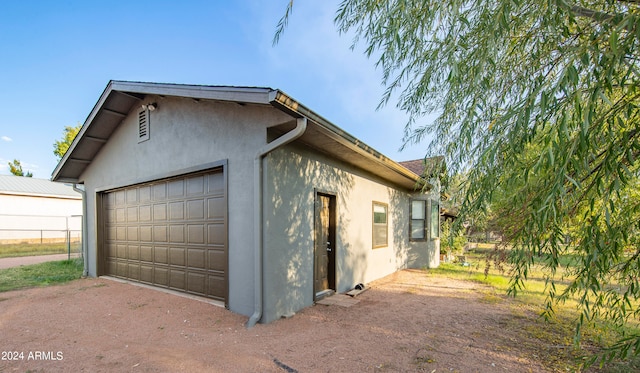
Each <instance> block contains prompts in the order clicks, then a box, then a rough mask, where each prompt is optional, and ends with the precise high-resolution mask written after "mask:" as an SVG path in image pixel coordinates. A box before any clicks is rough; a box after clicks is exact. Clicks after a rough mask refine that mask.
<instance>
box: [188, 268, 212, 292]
mask: <svg viewBox="0 0 640 373" xmlns="http://www.w3.org/2000/svg"><path fill="white" fill-rule="evenodd" d="M206 289H207V275H206V273H201V272H188V273H187V290H188V291H189V292H191V293H197V294H201V295H206Z"/></svg>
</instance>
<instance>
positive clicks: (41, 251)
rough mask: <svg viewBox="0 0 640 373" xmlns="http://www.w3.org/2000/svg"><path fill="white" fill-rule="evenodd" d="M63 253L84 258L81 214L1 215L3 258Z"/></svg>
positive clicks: (0, 237) (0, 248) (0, 231)
mask: <svg viewBox="0 0 640 373" xmlns="http://www.w3.org/2000/svg"><path fill="white" fill-rule="evenodd" d="M63 253H64V254H68V255H69V258H71V257H74V258H75V257H79V256H82V215H72V216H45V215H5V214H0V257H10V256H26V255H46V254H63Z"/></svg>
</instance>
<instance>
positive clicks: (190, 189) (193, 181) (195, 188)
mask: <svg viewBox="0 0 640 373" xmlns="http://www.w3.org/2000/svg"><path fill="white" fill-rule="evenodd" d="M204 180H205V178H204V176H203V175H200V176H195V177H190V178H188V179H187V195H188V196H194V195H201V194H204Z"/></svg>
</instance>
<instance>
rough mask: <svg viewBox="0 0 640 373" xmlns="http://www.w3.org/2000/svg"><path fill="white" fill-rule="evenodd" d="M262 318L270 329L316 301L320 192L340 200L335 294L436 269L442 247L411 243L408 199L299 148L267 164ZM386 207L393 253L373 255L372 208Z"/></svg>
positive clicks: (287, 149) (384, 250)
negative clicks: (401, 272)
mask: <svg viewBox="0 0 640 373" xmlns="http://www.w3.org/2000/svg"><path fill="white" fill-rule="evenodd" d="M265 162H266V166H265V174H264V183H265V191H264V193H265V207H264V222H265V223H264V224H265V230H264V239H265V244H264V306H263V307H264V312H263V319H262V322H271V321H273V320H275V319H277V318H280V317H282V316H286V315H291V314H293V313H295V312H297V311H298V310H300V309H302V308H304V307H307V306H310V305H312V304H313V301H314V277H313V276H314V263H313V262H314V198H315V193H314V191H315V190H319V191H321V192H328V193H331V194H335V195H336V201H337V207H336V245H335V250H336V287H337V289H336V290H337V291H338V292H344V291H348V290H350V289H352V288H353V286H354V285H356V284H358V283H368V282H370V281H373V280H375V279H378V278H381V277H384V276H386V275H388V274H391V273H393V272H395V271H397V270H398V269H402V268H416V267H423V266H426V267H433V266H437V265H438V256H439V242H438V241H431V240H427V241H423V242H412V241H410V240H409V219H410V217H409V211H410V210H409V205H410V200H411V198H420V199H428V198H430V197H431V196H436V197H435V198H439V192H434V193H432V194H426V195H425V194H421V193H409V192H406V191H402V190H399V189H397V188H395V187H393V186H392V185H390V184H388V183H386V182H383V181H382V180H380V179H378V178H377V177H376V176H375V175H371V174H368V173H366V172H363V171H360V170H358V169H356V168H354V167H352V166H349V165H346V164H344V163H341V162H338V161H335V160H333V159H331V158H329V157H327V156H326V155H324V154H321V153H318V152H316V151H312V150H309V149H308V148H305V147H303V146H301V145H289V146H286V147H284V148H281V149H278V150H276V151H274V152H273V153H271V154H269V156H268V157H267V158H266V160H265ZM374 201H376V202H382V203H385V204H387V205H388V246H387V247H383V248H376V249H373V244H372V206H373V202H374Z"/></svg>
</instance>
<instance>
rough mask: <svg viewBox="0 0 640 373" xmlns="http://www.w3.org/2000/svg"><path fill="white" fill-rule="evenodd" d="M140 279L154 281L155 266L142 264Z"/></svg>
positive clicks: (148, 281) (147, 281)
mask: <svg viewBox="0 0 640 373" xmlns="http://www.w3.org/2000/svg"><path fill="white" fill-rule="evenodd" d="M140 281H142V282H146V283H149V284H151V283H153V267H152V266H148V265H140Z"/></svg>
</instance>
